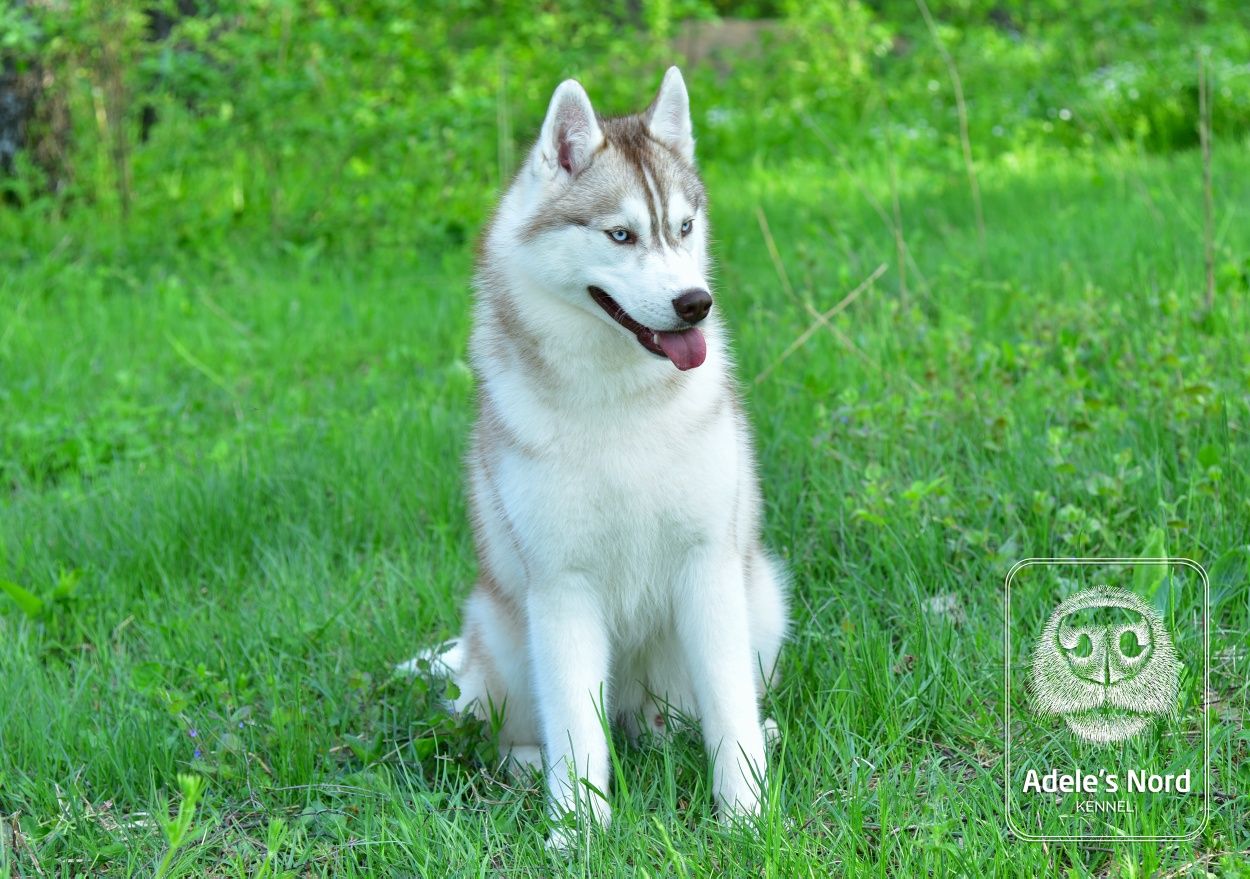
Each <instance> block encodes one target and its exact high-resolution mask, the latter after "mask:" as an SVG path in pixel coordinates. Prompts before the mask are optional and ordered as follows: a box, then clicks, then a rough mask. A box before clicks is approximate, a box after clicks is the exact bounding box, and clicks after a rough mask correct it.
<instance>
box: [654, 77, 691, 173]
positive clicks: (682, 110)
mask: <svg viewBox="0 0 1250 879" xmlns="http://www.w3.org/2000/svg"><path fill="white" fill-rule="evenodd" d="M643 118H644V119H646V122H647V129H648V130H649V131H650V132H651V136H652V137H654V138H655V139H656V140H658V141H659V142H660V143H662V144H664V145H665V146H667V147H669V148H670V149H672V150H674V151H676V153H677V154H678V155H679V156H681V157H682V158H684V159H685V160H686V161H687V162H693V161H694V132H693V130H692V128H691V125H690V95H689V94H687V93H686V81H685V80H684V79H682V78H681V71H680V70H678V69H677V68H676V67H670V68H669V69H668V72H667V73H665V74H664V81H663V82H662V83H660V92H659V94H657V95H656V96H655V100H654V101H652V102H651V106H650V107H648V108H647V112H646V113H645V114H644V117H643Z"/></svg>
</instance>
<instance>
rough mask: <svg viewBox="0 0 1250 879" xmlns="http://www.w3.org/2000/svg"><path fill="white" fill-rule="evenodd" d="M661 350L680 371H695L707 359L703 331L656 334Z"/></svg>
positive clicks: (693, 330) (692, 330)
mask: <svg viewBox="0 0 1250 879" xmlns="http://www.w3.org/2000/svg"><path fill="white" fill-rule="evenodd" d="M656 336H658V337H659V340H660V348H662V349H663V350H664V353H665V354H667V355H668V359H669V360H671V361H673V366H676V367H677V368H678V369H680V370H683V371H684V370H687V369H694V368H695V367H696V366H701V365H702V364H703V361H704V360H706V359H707V340H705V339H704V338H703V332H702V330H698V329H691V330H683V331H682V332H680V333H656Z"/></svg>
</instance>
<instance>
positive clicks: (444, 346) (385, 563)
mask: <svg viewBox="0 0 1250 879" xmlns="http://www.w3.org/2000/svg"><path fill="white" fill-rule="evenodd" d="M945 158H946V159H949V158H950V157H945ZM706 163H707V176H708V182H709V189H710V193H711V197H712V200H713V204H712V221H713V226H714V234H715V236H716V238H717V252H718V258H719V266H720V267H719V272H718V282H717V287H718V290H719V293H720V296H719V298H718V302H719V303H723V305H722V307H723V308H724V310H725V312H726V313H727V315H728V319H729V322H730V325H731V327H732V328H733V330H734V333H735V336H736V345H737V349H738V356H739V361H740V364H741V369H740V372H741V375H740V378H741V384H742V388H743V395H744V397H745V398H746V400H747V404H748V409H749V411H750V413H751V419H752V423H753V425H754V427H755V431H756V434H757V437H758V443H759V446H760V458H761V465H762V471H763V481H764V485H765V492H766V496H767V499H768V514H767V522H768V528H767V533H768V538H769V541H770V542H771V544H772V545H773V546H774V547H776V548H777V549H778V550H779V551H780V552H781V553H782V554H783V555H784V557H785V558H786V559H787V560H788V562H789V564H790V566H791V568H792V570H793V573H794V616H795V625H794V630H793V638H792V640H791V643H790V644H789V645H788V647H787V648H786V650H785V652H784V654H783V665H782V668H783V676H784V677H783V682H782V684H781V686H780V687H779V688H778V689H777V690H776V691H775V692H773V693H771V694H770V696H769V699H768V703H769V713H770V714H771V715H772V716H773V717H775V718H776V720H777V721H778V723H779V724H780V726H781V729H782V731H783V734H784V750H783V752H782V753H781V754H780V756H779V759H778V760H777V761H776V769H775V787H774V792H773V795H772V797H771V799H770V802H769V806H768V809H767V812H766V814H765V815H764V816H763V818H762V819H761V821H760V824H759V826H758V827H757V828H754V829H744V828H721V827H720V826H719V825H718V824H717V823H716V822H715V819H714V816H713V814H712V809H711V804H710V799H711V798H710V792H709V785H708V777H707V771H706V766H705V759H704V756H703V753H702V748H701V745H700V743H699V741H698V739H697V737H696V736H694V735H692V734H685V735H682V736H679V737H678V738H677V739H675V740H674V741H673V742H671V743H669V744H666V745H663V746H646V747H642V748H630V747H627V746H626V745H625V744H624V743H623V742H620V741H618V742H617V744H618V755H619V757H620V762H619V769H618V776H617V780H616V783H615V790H614V791H613V794H612V804H613V809H614V822H613V824H612V826H611V828H610V829H609V830H608V831H606V833H604V834H602V835H601V836H597V837H594V838H592V839H591V840H590V841H589V842H588V843H587V844H586V846H585V847H584V848H583V849H581V850H580V851H578V852H576V853H574V854H573V855H572V856H571V857H570V858H569V859H568V860H567V861H560V860H552V859H550V858H549V857H548V856H547V855H546V854H545V853H544V850H543V846H542V839H543V832H542V827H541V823H542V817H541V813H542V809H541V794H540V791H539V789H538V787H537V784H536V783H518V782H513V781H509V780H508V779H506V778H504V777H502V776H497V775H495V774H492V773H491V772H490V771H487V770H484V769H482V768H481V766H482V764H483V763H486V764H489V761H490V758H491V756H492V755H491V752H490V744H489V740H488V738H486V737H484V736H483V734H482V730H480V729H478V728H477V727H475V726H474V725H473V724H471V723H468V722H465V721H462V720H459V719H456V718H450V717H447V716H446V715H444V714H442V713H441V712H440V710H439V709H438V698H437V697H438V696H439V693H438V692H437V688H435V689H434V690H431V688H430V687H429V686H428V685H426V684H424V683H421V682H416V683H414V682H412V681H409V680H404V679H397V678H396V677H394V676H393V675H392V673H391V671H390V669H391V668H392V666H393V665H394V664H395V663H396V662H399V661H402V660H404V659H406V658H408V657H410V656H411V655H412V654H413V653H414V652H415V651H416V650H417V649H418V648H419V647H420V646H421V645H423V644H427V643H429V642H431V641H434V640H436V639H438V638H441V637H443V636H446V635H447V634H449V633H451V632H453V631H454V630H455V629H456V627H457V622H458V603H459V601H460V600H461V598H462V596H463V595H464V594H465V593H466V591H467V588H468V586H469V584H470V583H471V581H472V578H473V576H474V564H473V561H472V550H471V537H470V530H469V527H468V524H467V520H466V511H465V504H464V497H463V495H462V492H461V488H460V465H459V462H460V457H461V454H462V452H463V450H464V444H465V440H466V434H467V430H468V427H469V421H470V415H471V399H472V393H473V387H472V377H471V375H470V373H469V371H468V369H467V367H466V364H465V360H464V358H465V353H464V352H465V340H466V336H467V333H468V329H469V293H468V280H469V275H470V273H471V261H472V253H471V245H470V244H468V243H466V244H463V245H458V246H455V247H452V248H446V247H440V246H435V245H432V244H426V245H421V246H418V247H417V248H416V249H414V250H403V251H400V250H388V251H380V252H378V253H376V254H364V255H361V256H359V257H356V258H348V257H345V256H334V255H319V254H318V253H317V252H316V251H311V250H310V251H299V250H293V251H292V252H289V253H287V254H286V255H285V256H283V257H282V258H280V259H275V258H272V257H271V256H267V255H261V254H259V253H256V252H254V251H253V249H252V248H250V247H249V246H248V245H247V244H246V243H243V242H240V243H236V244H233V245H230V246H229V247H225V248H223V250H222V252H220V253H217V254H215V255H213V256H212V257H196V258H194V259H191V258H186V257H181V256H179V255H178V254H177V253H165V252H161V251H142V252H139V251H134V250H132V251H126V252H125V253H126V256H125V258H122V259H118V258H116V257H115V256H114V257H112V258H104V257H101V256H92V255H91V253H92V252H93V251H92V249H91V248H90V247H88V246H87V245H88V244H89V243H90V242H89V241H87V240H86V239H85V238H75V237H71V238H67V239H65V241H63V242H62V244H61V246H59V247H58V248H54V249H53V250H52V251H51V252H49V253H47V254H41V255H39V256H36V257H32V258H31V259H28V260H26V261H24V262H22V263H21V264H19V265H16V266H15V267H14V269H13V270H12V271H5V272H4V274H3V275H2V276H0V313H2V314H3V319H2V320H0V476H2V477H3V495H0V579H3V580H4V581H6V582H8V583H10V584H15V585H16V586H18V587H21V590H23V591H17V590H14V589H12V588H11V587H10V592H11V593H12V594H11V595H10V596H9V597H6V596H5V595H4V594H0V815H3V816H5V818H4V821H3V828H2V829H0V875H5V876H7V875H13V876H44V875H47V876H52V875H57V876H60V875H76V874H79V873H86V874H92V875H94V874H105V875H110V876H131V875H133V876H146V875H152V873H153V872H154V871H155V870H156V869H157V865H158V863H159V862H160V861H161V859H162V857H164V856H165V855H166V852H167V851H168V849H169V848H170V846H169V843H168V841H167V836H166V833H165V832H163V830H162V827H161V826H160V824H161V820H163V819H164V820H167V819H166V816H167V815H169V814H171V809H176V807H177V804H178V803H179V802H181V801H182V798H183V793H182V792H180V790H179V783H178V776H179V774H190V775H195V776H198V777H200V778H202V779H204V781H205V789H204V791H203V794H202V796H201V797H200V798H199V802H198V809H197V810H196V812H195V814H194V816H193V818H192V819H191V821H190V824H189V829H188V830H187V834H186V841H185V844H184V845H183V847H182V848H181V849H180V850H178V851H177V852H175V853H174V855H173V856H172V857H171V858H169V859H168V860H167V862H166V863H165V864H164V866H163V868H162V869H164V871H165V874H166V875H169V876H175V875H177V876H204V875H212V876H219V875H220V876H235V875H237V876H251V875H266V876H273V875H284V874H285V875H299V876H304V875H314V876H322V875H325V876H331V875H332V876H385V875H404V876H458V875H482V876H528V875H535V876H537V875H562V874H565V873H567V874H569V875H582V874H585V875H596V876H601V875H618V874H619V875H637V876H676V877H687V876H702V875H726V876H738V875H742V876H745V875H766V876H777V877H790V876H808V875H811V876H826V875H841V874H844V873H845V874H850V875H861V874H869V873H871V874H875V875H886V874H893V875H900V876H922V875H946V874H952V873H955V874H964V875H967V874H980V873H985V872H987V871H989V870H994V871H995V872H997V873H1003V874H1007V873H1010V874H1012V875H1020V876H1040V875H1099V876H1146V875H1152V874H1154V873H1156V872H1165V871H1168V870H1179V871H1182V872H1183V871H1184V870H1185V869H1186V865H1190V864H1193V863H1194V862H1196V861H1199V860H1200V859H1201V860H1200V863H1202V864H1203V865H1204V866H1205V867H1206V868H1207V869H1209V870H1211V871H1212V872H1213V873H1216V874H1219V875H1247V874H1248V873H1250V868H1248V867H1247V866H1246V864H1247V858H1248V857H1250V856H1247V855H1246V854H1245V852H1246V851H1247V850H1250V830H1248V829H1247V827H1248V826H1250V807H1248V804H1247V798H1246V795H1245V792H1246V791H1247V790H1248V789H1250V768H1247V765H1246V762H1245V761H1246V754H1247V751H1248V750H1250V734H1248V733H1247V731H1246V725H1245V719H1244V718H1245V716H1246V710H1247V668H1248V667H1247V657H1246V653H1245V645H1246V644H1247V643H1248V642H1250V584H1248V582H1247V555H1246V552H1247V550H1246V549H1245V544H1246V542H1247V534H1250V470H1248V464H1250V378H1248V376H1250V348H1247V346H1246V339H1247V338H1250V314H1248V312H1247V303H1246V294H1247V278H1246V277H1245V272H1246V271H1247V268H1246V266H1247V264H1246V262H1245V259H1246V257H1245V255H1246V254H1247V253H1250V155H1247V153H1246V151H1245V149H1244V145H1242V146H1240V147H1239V146H1238V145H1236V144H1228V145H1227V148H1226V149H1221V150H1219V151H1218V152H1217V161H1216V166H1215V178H1216V182H1217V187H1216V197H1215V216H1216V219H1217V228H1216V255H1217V259H1216V262H1217V269H1218V271H1219V272H1220V295H1219V296H1218V298H1217V300H1216V303H1215V307H1214V309H1213V310H1212V311H1210V312H1209V313H1205V312H1204V311H1203V309H1202V299H1203V284H1204V281H1203V259H1202V253H1203V249H1202V202H1201V184H1200V181H1201V172H1200V165H1199V159H1198V155H1197V153H1196V152H1194V151H1190V152H1182V153H1177V154H1174V155H1171V156H1166V157H1143V156H1142V155H1141V154H1138V153H1132V152H1127V151H1117V150H1111V149H1101V150H1092V151H1090V152H1089V154H1088V155H1085V156H1079V155H1072V154H1068V153H1058V152H1056V153H1054V154H1051V153H1048V152H1045V151H1040V150H1039V151H1037V152H1027V151H1026V152H1019V153H1006V154H1004V155H1002V156H1000V157H999V158H997V159H996V160H994V161H993V162H986V163H984V164H983V166H982V168H981V176H980V180H979V183H980V187H981V191H982V198H983V202H984V205H983V210H984V217H985V237H984V241H982V240H980V238H979V236H978V233H977V227H976V222H975V217H974V211H973V206H972V202H971V199H970V196H969V190H968V186H967V179H966V177H965V176H964V175H963V171H962V168H961V167H960V166H959V164H958V162H957V160H955V161H950V162H945V163H939V162H935V163H934V164H933V165H932V166H919V165H909V166H905V167H899V168H897V169H894V170H895V173H894V174H893V175H892V174H891V169H890V167H889V165H888V164H886V163H885V162H884V160H882V159H881V158H880V157H878V156H875V155H872V154H867V153H864V154H849V155H847V156H845V157H837V158H834V157H832V156H831V158H830V159H829V160H828V161H823V162H818V161H814V160H813V161H807V162H794V163H792V164H787V165H783V166H770V165H766V164H763V163H759V162H757V163H756V164H754V165H753V166H736V165H722V164H718V163H717V161H716V157H715V156H714V155H713V156H708V157H707V159H706ZM892 177H893V179H895V181H896V182H895V184H894V185H893V186H892V184H891V179H892ZM895 196H897V208H896V207H895V203H894V202H895ZM483 198H484V199H486V198H487V196H485V195H484V196H483ZM879 211H880V212H879ZM761 216H762V217H763V218H765V219H766V223H767V228H768V230H769V231H770V233H771V236H772V239H773V241H774V243H775V252H776V257H775V258H774V256H773V255H772V253H771V252H770V248H769V244H768V239H767V237H766V235H765V233H764V232H763V231H762V229H761ZM896 217H897V218H898V221H900V222H898V223H897V224H896V220H895V218H896ZM895 229H899V230H901V234H900V235H896V234H895ZM1238 260H1240V262H1239V261H1238ZM881 265H884V266H885V271H884V273H883V274H882V275H881V276H880V278H879V279H878V280H877V281H876V282H875V283H873V284H872V285H870V286H869V287H868V288H867V289H866V290H865V291H864V292H863V293H862V295H860V296H859V297H858V298H857V299H855V300H854V301H853V302H851V303H850V304H849V305H847V307H846V308H845V309H844V310H842V311H841V312H840V313H839V314H838V315H837V316H836V317H835V318H834V319H833V320H832V324H833V327H834V328H835V330H836V333H835V332H831V331H829V330H827V329H825V328H818V329H817V331H816V332H814V333H812V334H810V336H809V338H808V339H807V341H806V343H805V344H803V345H802V346H800V347H798V348H797V349H795V350H793V352H792V353H790V354H789V356H788V357H786V358H785V359H784V360H781V362H778V361H779V359H780V358H781V357H782V355H783V354H784V353H785V352H786V351H787V348H788V347H789V346H791V343H792V342H794V341H795V340H796V338H798V337H799V336H800V334H802V333H803V332H804V330H805V329H807V327H808V326H809V325H810V324H811V323H812V320H813V318H812V317H811V314H810V313H809V311H808V309H807V308H806V306H807V305H810V306H811V307H812V308H814V309H816V310H818V311H824V310H826V309H829V308H831V307H832V306H834V305H835V304H836V303H837V302H838V301H839V300H840V299H841V298H842V297H843V296H845V295H846V294H847V293H848V292H849V291H851V290H852V289H853V288H855V287H856V286H857V285H858V284H859V283H860V282H861V281H863V280H864V279H865V278H866V277H868V276H869V275H871V274H872V273H873V272H874V270H875V269H876V268H877V267H878V266H881ZM761 376H762V379H760V380H757V377H761ZM1160 549H1162V550H1163V552H1164V553H1166V554H1170V555H1176V556H1186V557H1189V558H1193V559H1195V560H1197V561H1199V562H1201V563H1203V564H1204V565H1206V566H1207V568H1208V569H1212V568H1215V567H1216V566H1217V563H1219V566H1218V570H1219V573H1220V576H1219V577H1217V578H1216V582H1214V583H1213V584H1212V594H1211V616H1210V620H1209V623H1210V631H1211V650H1212V655H1213V656H1215V657H1219V658H1220V659H1219V661H1217V662H1215V663H1214V664H1213V668H1212V675H1211V689H1212V690H1213V691H1215V693H1214V698H1213V700H1212V701H1213V702H1214V705H1213V707H1212V709H1211V712H1210V715H1211V718H1212V727H1211V729H1212V752H1213V755H1212V764H1213V777H1212V784H1213V788H1214V790H1215V791H1216V792H1217V795H1216V796H1215V797H1214V798H1213V800H1212V809H1211V818H1210V823H1209V825H1208V827H1207V829H1206V830H1205V831H1204V832H1203V833H1202V834H1201V835H1200V836H1199V837H1198V838H1197V839H1196V840H1194V841H1193V842H1187V843H1175V844H1172V843H1167V844H1163V843H1158V844H1156V843H1098V844H1094V845H1080V844H1076V843H1058V844H1051V845H1041V844H1037V843H1029V842H1022V841H1019V840H1016V839H1013V838H1012V837H1011V836H1010V835H1009V834H1008V833H1007V831H1006V829H1005V827H1004V820H1003V803H1002V794H1003V792H1002V775H1001V773H1002V753H1003V718H1002V710H1003V704H1002V702H1003V695H1002V688H1001V679H1002V663H1003V647H1002V619H1003V608H1002V605H1003V599H1002V582H1003V576H1004V574H1005V573H1006V571H1007V569H1008V568H1009V567H1010V566H1011V564H1012V562H1013V561H1015V560H1016V559H1019V558H1024V557H1027V556H1065V555H1105V556H1113V555H1125V556H1134V555H1144V554H1155V553H1156V552H1157V551H1158V550H1160ZM28 593H29V594H33V596H35V597H34V598H31V597H29V595H28ZM14 596H16V597H17V598H18V599H19V600H13V598H14ZM932 599H937V601H932ZM1177 613H1178V614H1181V615H1184V616H1186V617H1187V618H1190V619H1192V618H1194V616H1195V614H1199V613H1200V607H1198V606H1197V605H1195V604H1193V603H1184V604H1183V606H1182V607H1180V608H1179V609H1178V610H1177ZM188 814H189V813H188ZM171 832H172V831H171ZM1237 852H1241V854H1240V855H1238V854H1236V853H1237ZM990 865H997V866H996V867H991V866H990ZM1239 865H1240V866H1239ZM1239 871H1240V872H1239ZM1171 875H1178V874H1176V873H1173V874H1171Z"/></svg>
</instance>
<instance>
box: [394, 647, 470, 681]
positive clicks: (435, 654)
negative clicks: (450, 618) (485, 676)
mask: <svg viewBox="0 0 1250 879" xmlns="http://www.w3.org/2000/svg"><path fill="white" fill-rule="evenodd" d="M463 653H464V651H463V650H462V649H461V647H460V640H459V639H458V638H453V639H452V640H450V641H444V642H443V643H442V644H438V645H436V646H434V647H431V648H429V649H428V650H422V651H421V652H420V653H418V654H417V655H416V656H414V657H413V658H412V659H410V660H408V661H407V662H401V663H399V664H398V665H396V666H395V672H396V674H400V675H404V676H405V677H410V678H415V677H418V676H420V675H426V676H429V677H434V678H450V677H454V676H455V674H456V671H457V670H458V669H459V668H460V664H461V661H462V659H463Z"/></svg>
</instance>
